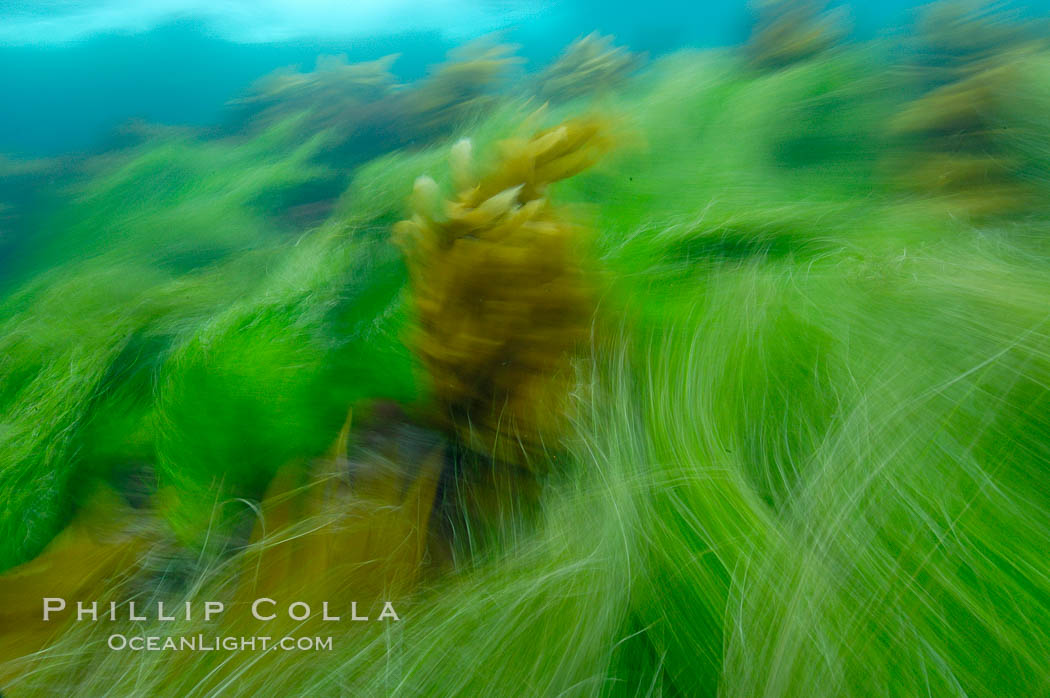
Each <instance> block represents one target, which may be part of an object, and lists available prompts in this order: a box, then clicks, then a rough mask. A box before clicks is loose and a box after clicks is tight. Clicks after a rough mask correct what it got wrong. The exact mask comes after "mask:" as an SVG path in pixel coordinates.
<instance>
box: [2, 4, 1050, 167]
mask: <svg viewBox="0 0 1050 698" xmlns="http://www.w3.org/2000/svg"><path fill="white" fill-rule="evenodd" d="M844 4H846V5H847V6H848V10H849V15H850V17H851V20H852V27H853V32H854V35H855V36H856V37H857V38H870V37H871V36H877V35H880V34H883V33H892V32H897V31H903V30H906V29H907V27H908V26H909V25H910V24H911V22H912V19H913V16H914V10H915V8H916V7H918V6H920V5H921V4H922V3H918V2H915V0H886V1H885V2H863V1H862V0H854V1H853V2H849V3H844ZM1011 4H1012V5H1013V6H1014V7H1015V8H1016V9H1017V11H1019V12H1021V13H1024V14H1029V15H1046V14H1048V11H1050V4H1048V3H1046V2H1045V1H1039V0H1027V1H1017V2H1013V3H1011ZM750 17H751V12H750V9H749V5H748V4H747V3H746V2H743V1H742V0H713V1H710V2H696V1H692V2H682V1H681V0H651V1H648V2H638V1H627V0H609V1H606V2H599V1H598V0H577V1H575V2H572V1H567V0H558V1H555V2H542V1H538V0H517V1H515V0H509V1H502V2H493V1H485V0H482V1H481V2H466V1H463V0H454V1H449V0H437V1H432V2H418V1H410V0H383V1H366V2H351V3H344V2H336V1H335V0H299V1H294V0H258V1H255V0H253V1H252V2H246V1H245V0H228V1H227V2H221V3H201V2H198V1H197V0H149V2H137V1H136V2H129V1H128V0H92V1H89V2H85V1H84V0H15V1H13V2H0V95H2V96H3V108H2V109H0V153H3V154H6V155H9V156H16V157H41V156H49V155H57V154H61V153H67V152H70V151H83V150H100V149H105V148H106V147H107V145H108V144H109V143H108V141H111V140H112V138H113V137H114V136H113V134H114V133H115V132H116V130H117V129H118V127H119V126H120V125H121V124H122V123H125V122H127V121H128V120H132V119H139V120H143V121H147V122H152V123H165V124H188V125H197V126H200V125H207V124H211V123H216V122H217V121H218V120H220V119H221V117H222V114H223V108H224V106H225V105H226V104H227V103H228V102H229V101H230V100H231V99H234V98H235V97H236V96H237V95H238V94H240V93H241V92H242V91H243V90H244V88H245V87H246V86H247V85H248V84H249V83H251V82H252V81H253V80H255V79H256V78H258V77H260V76H262V75H264V74H266V73H268V72H270V71H272V70H274V69H276V68H279V67H282V66H287V65H298V66H302V67H304V68H307V69H308V68H309V67H310V66H312V64H313V62H314V60H315V59H316V57H317V56H318V55H321V54H347V56H348V57H349V59H350V60H352V61H355V60H369V59H372V58H377V57H380V56H383V55H386V54H389V53H395V52H396V53H401V54H402V55H401V58H400V59H399V61H398V62H397V64H396V66H395V72H396V73H397V74H398V75H399V76H400V77H402V78H404V79H406V80H407V79H413V78H416V77H419V76H420V75H422V74H424V73H425V72H426V69H427V66H429V65H432V64H434V63H437V62H439V61H440V60H441V59H442V58H443V56H444V54H445V52H446V51H447V50H448V49H450V48H452V47H454V46H456V45H458V44H461V43H463V42H464V41H466V40H469V39H471V38H474V37H477V36H481V35H484V34H488V33H491V32H501V33H502V35H503V36H504V37H505V39H506V40H508V41H511V42H514V43H517V44H519V45H520V50H519V55H521V56H522V57H524V58H525V59H526V60H527V61H529V63H530V64H532V65H531V67H536V66H540V65H543V64H545V63H546V62H548V61H549V60H550V59H551V58H552V57H554V56H555V55H557V54H558V53H559V52H560V51H561V50H562V49H563V48H564V47H565V45H566V44H568V43H569V42H570V41H572V40H573V39H574V38H576V37H578V36H580V35H582V34H586V33H588V32H591V31H595V30H597V31H601V32H603V33H608V34H613V35H615V36H616V39H617V43H619V44H624V45H627V46H629V47H630V48H632V49H634V50H636V51H646V52H648V53H649V54H650V55H659V54H661V53H666V52H669V51H673V50H675V49H678V48H681V47H683V46H697V47H715V46H726V45H732V44H736V43H739V42H741V41H743V40H744V39H745V38H746V37H747V35H748V31H749V25H750V22H751V18H750Z"/></svg>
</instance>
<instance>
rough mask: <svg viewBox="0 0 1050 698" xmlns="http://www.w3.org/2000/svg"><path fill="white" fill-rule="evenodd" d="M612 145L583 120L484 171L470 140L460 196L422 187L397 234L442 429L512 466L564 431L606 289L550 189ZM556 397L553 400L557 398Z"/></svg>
mask: <svg viewBox="0 0 1050 698" xmlns="http://www.w3.org/2000/svg"><path fill="white" fill-rule="evenodd" d="M606 147H608V135H607V126H606V125H605V124H604V123H603V122H602V121H601V120H599V119H597V118H594V117H590V118H581V119H574V120H570V121H568V122H566V123H564V124H561V125H559V126H556V127H553V128H549V129H545V130H543V131H540V132H538V133H536V134H535V135H533V136H531V137H528V138H521V137H519V138H513V139H510V140H507V141H504V142H503V143H502V144H501V147H500V155H499V158H498V160H497V161H496V163H495V164H494V165H493V166H492V167H491V169H490V170H489V171H487V172H485V173H483V174H481V175H478V174H476V173H475V170H474V167H475V166H474V158H473V152H472V147H471V143H470V141H465V140H464V141H460V142H459V143H457V144H456V145H455V146H454V147H453V149H452V157H451V166H452V174H453V178H454V181H455V187H456V192H455V194H454V196H453V198H452V199H451V200H448V201H442V200H441V197H440V193H439V191H438V187H437V184H436V183H435V182H434V180H432V179H430V178H428V177H421V178H420V179H418V180H417V181H416V185H415V191H414V193H413V195H412V203H411V205H412V212H413V215H412V218H411V219H410V220H407V221H404V222H402V223H400V224H399V225H398V227H397V229H396V230H397V234H398V239H399V243H400V245H401V246H402V248H403V249H404V250H405V253H406V257H407V259H408V265H409V274H410V276H411V279H412V297H413V302H414V305H415V312H416V315H417V321H418V327H417V330H416V332H415V334H414V335H413V337H412V339H411V342H412V346H413V347H414V349H415V351H416V353H417V355H418V356H419V358H420V360H421V361H422V363H423V365H424V366H425V367H426V369H427V373H428V375H429V376H430V380H431V383H432V389H433V394H434V400H435V402H436V404H437V405H438V409H437V411H436V414H437V417H438V419H439V420H440V422H441V423H442V424H443V425H445V426H446V427H448V428H450V429H451V430H453V431H454V432H456V433H457V434H458V435H459V436H460V438H461V439H462V440H463V442H464V443H466V444H468V445H469V446H470V447H471V448H474V449H476V450H478V451H480V452H482V453H486V454H488V453H492V454H495V455H498V456H499V457H501V458H504V459H509V460H512V461H519V460H521V454H522V453H523V452H528V451H531V450H534V449H537V448H539V447H541V445H542V443H543V441H544V439H545V438H549V437H551V436H552V435H553V434H556V433H557V430H558V428H559V422H560V419H561V417H560V414H561V413H562V411H563V410H561V409H559V407H558V406H559V405H562V406H564V403H565V398H566V397H567V390H568V385H569V383H570V381H571V380H572V377H571V368H570V364H569V363H568V360H567V359H568V357H569V355H570V354H571V352H572V351H573V349H574V347H575V346H576V345H577V344H578V343H579V342H580V341H581V340H582V339H584V338H585V337H586V334H587V331H588V325H589V321H590V316H591V313H592V311H593V304H594V301H593V291H592V289H591V287H590V282H589V280H588V273H587V271H586V266H585V264H584V263H583V261H582V260H583V259H584V257H582V254H583V252H582V243H583V240H582V231H581V229H580V228H579V227H578V226H575V225H573V224H571V223H569V222H568V221H567V220H565V218H564V217H563V216H562V215H561V214H559V213H558V212H557V210H556V209H555V208H554V206H553V204H552V203H551V201H550V199H549V198H548V188H549V186H550V184H551V183H553V182H556V181H558V180H561V179H565V178H566V177H571V176H572V175H574V174H577V173H579V172H581V171H582V170H584V169H586V168H587V167H589V166H590V165H592V164H593V163H594V162H595V161H596V160H597V158H598V156H599V155H600V154H601V153H602V151H603V150H605V148H606ZM552 401H553V402H552Z"/></svg>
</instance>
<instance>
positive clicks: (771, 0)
mask: <svg viewBox="0 0 1050 698" xmlns="http://www.w3.org/2000/svg"><path fill="white" fill-rule="evenodd" d="M827 4H828V3H827V2H826V1H824V0H756V3H755V12H756V14H757V18H756V21H755V26H754V28H753V30H752V33H751V39H750V41H749V42H748V44H747V47H746V50H747V53H748V56H749V59H750V61H751V63H752V64H753V65H754V66H755V67H757V68H761V69H763V70H776V69H779V68H784V67H786V66H789V65H791V64H793V63H798V62H799V61H803V60H806V59H809V58H813V57H814V56H817V55H819V54H821V53H823V52H825V51H827V50H828V49H830V48H832V47H834V46H835V45H837V44H839V43H840V42H841V41H842V39H843V38H844V37H845V34H846V29H845V26H846V25H845V17H844V11H843V9H842V8H836V9H834V10H829V9H827Z"/></svg>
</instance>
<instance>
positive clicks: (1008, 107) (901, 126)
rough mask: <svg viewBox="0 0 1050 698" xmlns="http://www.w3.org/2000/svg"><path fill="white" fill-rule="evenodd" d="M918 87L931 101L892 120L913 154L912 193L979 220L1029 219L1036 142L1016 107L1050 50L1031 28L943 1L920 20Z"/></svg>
mask: <svg viewBox="0 0 1050 698" xmlns="http://www.w3.org/2000/svg"><path fill="white" fill-rule="evenodd" d="M917 41H918V49H917V57H916V58H917V59H916V61H915V63H914V65H913V66H912V74H913V79H914V80H915V81H916V82H917V83H918V84H919V85H920V88H921V89H922V90H923V91H924V94H922V96H920V97H919V98H917V99H915V100H914V101H912V102H911V103H910V104H908V105H907V106H906V107H905V108H904V109H903V110H902V111H901V112H900V113H899V114H898V115H897V117H896V118H895V119H894V120H893V122H892V125H891V127H892V130H893V131H894V133H895V134H897V136H898V137H900V138H901V139H902V140H903V141H904V142H905V143H906V144H908V147H909V148H910V149H911V150H912V152H911V154H910V155H909V156H906V157H905V159H904V162H903V163H902V164H901V166H902V167H903V168H906V169H907V173H906V174H904V175H902V180H903V181H904V183H905V184H906V185H908V186H909V187H911V188H914V189H916V190H918V191H922V192H925V193H929V194H934V195H938V196H942V197H943V198H944V199H945V200H946V201H947V202H948V203H949V204H950V205H951V206H952V207H953V208H955V209H957V210H960V211H962V212H966V213H969V214H973V215H979V216H980V215H997V214H1006V213H1011V212H1017V211H1022V210H1024V209H1026V208H1028V207H1029V206H1030V205H1031V204H1032V198H1033V196H1035V192H1034V191H1033V190H1032V188H1031V187H1030V186H1029V185H1028V183H1026V182H1025V178H1024V176H1023V175H1024V171H1025V170H1026V168H1027V167H1028V165H1029V163H1028V162H1026V160H1027V155H1026V153H1025V152H1023V150H1022V149H1018V148H1017V147H1016V146H1017V144H1018V143H1023V142H1024V141H1025V140H1028V139H1027V137H1026V135H1025V134H1024V133H1023V131H1024V130H1025V125H1024V124H1023V123H1022V121H1021V120H1019V119H1018V118H1017V116H1018V113H1017V112H1018V110H1017V108H1016V105H1017V104H1018V103H1019V102H1023V101H1024V100H1025V96H1024V92H1025V91H1026V85H1025V73H1026V72H1027V71H1029V70H1031V69H1032V59H1033V57H1037V56H1038V54H1039V53H1040V52H1042V51H1044V50H1045V47H1043V46H1042V45H1041V42H1039V41H1037V40H1036V39H1035V38H1034V37H1033V36H1032V35H1031V34H1030V33H1029V28H1028V27H1027V26H1026V25H1024V24H1022V23H1020V22H1018V21H1017V20H1016V18H1014V17H1012V16H1011V15H1010V14H1009V13H1007V12H1005V11H1004V10H1003V9H1002V8H1001V7H999V6H997V5H995V4H991V3H987V2H983V1H981V0H942V1H941V2H938V3H935V4H934V5H931V6H930V7H928V8H927V9H926V11H925V12H924V13H923V15H922V16H921V17H920V22H919V36H918V39H917Z"/></svg>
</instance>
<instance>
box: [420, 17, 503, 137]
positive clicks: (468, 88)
mask: <svg viewBox="0 0 1050 698" xmlns="http://www.w3.org/2000/svg"><path fill="white" fill-rule="evenodd" d="M514 51H515V47H514V46H511V45H509V44H503V43H499V42H497V41H496V40H495V39H494V38H492V37H485V38H482V39H478V40H475V41H472V42H470V43H468V44H465V45H463V46H460V47H458V48H455V49H453V50H452V51H449V53H448V57H447V59H446V60H445V62H443V63H441V64H439V65H437V66H435V67H434V68H433V69H432V70H431V71H430V74H429V75H427V77H426V78H424V79H423V80H421V81H419V82H418V83H415V84H413V85H412V86H411V87H410V88H409V89H407V90H406V91H405V93H404V95H403V96H402V110H403V111H402V112H401V113H402V116H401V118H402V119H404V120H405V121H406V126H405V127H406V129H410V130H412V131H413V132H414V133H416V135H417V136H418V137H420V138H423V139H428V140H429V139H432V138H434V137H435V136H440V135H444V134H447V133H448V132H449V131H450V130H451V129H452V128H453V127H454V126H456V125H458V124H463V123H464V122H465V121H467V120H469V119H470V118H471V117H472V116H478V115H480V114H481V113H483V112H484V111H485V110H486V109H488V108H490V107H491V106H493V104H494V103H495V101H496V94H497V93H498V92H499V90H500V88H501V87H502V86H503V84H504V81H505V80H506V79H507V77H508V72H509V71H510V70H511V69H512V68H513V67H514V66H515V65H518V64H520V62H521V61H520V59H518V58H516V57H515V56H514Z"/></svg>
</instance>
